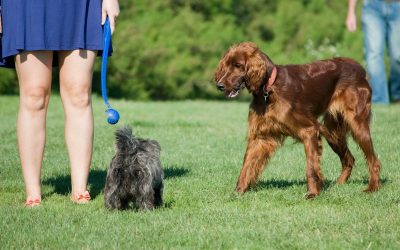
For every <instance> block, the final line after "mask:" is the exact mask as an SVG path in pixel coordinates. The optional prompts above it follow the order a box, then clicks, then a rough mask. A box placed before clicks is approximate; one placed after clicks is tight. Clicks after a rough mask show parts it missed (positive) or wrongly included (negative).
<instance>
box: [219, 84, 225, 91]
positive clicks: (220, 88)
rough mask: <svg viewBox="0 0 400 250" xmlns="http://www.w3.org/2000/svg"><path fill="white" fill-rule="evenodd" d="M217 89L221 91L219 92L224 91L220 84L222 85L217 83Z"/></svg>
mask: <svg viewBox="0 0 400 250" xmlns="http://www.w3.org/2000/svg"><path fill="white" fill-rule="evenodd" d="M217 88H218V89H219V90H221V91H224V89H225V86H224V85H223V84H222V83H220V82H219V83H217Z"/></svg>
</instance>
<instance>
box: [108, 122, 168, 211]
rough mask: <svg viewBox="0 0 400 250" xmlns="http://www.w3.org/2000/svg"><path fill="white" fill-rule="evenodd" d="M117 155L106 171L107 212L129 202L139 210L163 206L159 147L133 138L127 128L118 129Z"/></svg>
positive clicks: (162, 176) (155, 142)
mask: <svg viewBox="0 0 400 250" xmlns="http://www.w3.org/2000/svg"><path fill="white" fill-rule="evenodd" d="M115 137H116V148H117V152H116V155H115V156H114V157H113V159H112V161H111V164H110V167H109V169H108V172H107V177H106V185H105V188H104V201H105V206H106V208H108V209H120V210H121V209H126V208H128V207H129V205H130V203H131V202H132V203H133V205H134V206H135V207H136V208H139V209H141V210H148V209H153V208H155V207H158V206H161V205H162V203H163V198H162V196H163V178H164V173H163V170H162V167H161V162H160V150H161V148H160V145H159V144H158V142H157V141H154V140H144V139H140V138H136V137H135V136H133V135H132V130H131V129H130V128H129V127H124V128H122V129H117V131H116V133H115Z"/></svg>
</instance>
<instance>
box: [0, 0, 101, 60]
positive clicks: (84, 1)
mask: <svg viewBox="0 0 400 250" xmlns="http://www.w3.org/2000/svg"><path fill="white" fill-rule="evenodd" d="M0 5H1V14H2V25H3V35H2V37H1V39H0V40H1V41H0V47H1V50H0V67H1V66H2V67H14V56H15V55H16V54H18V53H20V52H21V51H24V50H26V51H34V50H53V51H57V50H75V49H88V50H98V51H100V50H102V48H103V44H102V34H103V32H102V26H101V5H102V0H0Z"/></svg>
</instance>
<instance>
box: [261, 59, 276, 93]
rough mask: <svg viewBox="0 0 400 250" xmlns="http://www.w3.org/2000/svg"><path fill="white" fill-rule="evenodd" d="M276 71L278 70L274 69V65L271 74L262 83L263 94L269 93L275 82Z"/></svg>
mask: <svg viewBox="0 0 400 250" xmlns="http://www.w3.org/2000/svg"><path fill="white" fill-rule="evenodd" d="M277 73H278V70H277V69H276V66H274V68H273V69H272V72H271V75H270V76H269V79H268V83H267V84H265V85H264V95H265V96H266V97H267V96H268V95H269V92H270V91H271V86H272V85H273V84H274V83H275V80H276V74H277Z"/></svg>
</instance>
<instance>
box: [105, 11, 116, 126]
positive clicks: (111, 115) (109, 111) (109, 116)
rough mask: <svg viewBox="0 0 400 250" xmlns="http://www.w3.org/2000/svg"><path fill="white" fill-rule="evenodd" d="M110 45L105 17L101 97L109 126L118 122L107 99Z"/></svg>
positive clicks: (109, 34)
mask: <svg viewBox="0 0 400 250" xmlns="http://www.w3.org/2000/svg"><path fill="white" fill-rule="evenodd" d="M110 44H111V28H110V21H109V20H108V17H106V21H105V22H104V30H103V56H102V60H101V95H102V96H103V100H104V103H105V104H106V106H107V110H106V114H107V122H108V123H109V124H111V125H114V124H116V123H118V121H119V113H118V111H117V110H115V109H113V108H111V105H110V104H109V103H108V97H107V63H108V52H109V51H110Z"/></svg>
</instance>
